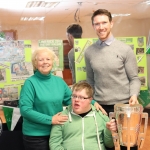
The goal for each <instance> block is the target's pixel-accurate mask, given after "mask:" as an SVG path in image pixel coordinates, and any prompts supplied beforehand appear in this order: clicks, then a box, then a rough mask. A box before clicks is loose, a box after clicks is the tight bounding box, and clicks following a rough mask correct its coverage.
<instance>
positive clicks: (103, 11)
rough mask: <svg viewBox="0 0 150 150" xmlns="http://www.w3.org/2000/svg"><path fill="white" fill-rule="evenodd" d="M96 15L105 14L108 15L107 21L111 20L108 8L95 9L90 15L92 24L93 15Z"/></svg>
mask: <svg viewBox="0 0 150 150" xmlns="http://www.w3.org/2000/svg"><path fill="white" fill-rule="evenodd" d="M97 15H106V16H108V18H109V21H110V22H111V21H112V16H111V13H110V12H109V11H108V10H106V9H98V10H96V11H95V12H94V13H93V15H92V17H91V20H92V24H93V20H94V17H95V16H97Z"/></svg>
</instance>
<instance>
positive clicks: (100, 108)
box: [94, 102, 107, 115]
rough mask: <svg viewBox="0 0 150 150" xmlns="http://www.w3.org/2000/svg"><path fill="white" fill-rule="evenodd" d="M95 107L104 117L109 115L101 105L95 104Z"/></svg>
mask: <svg viewBox="0 0 150 150" xmlns="http://www.w3.org/2000/svg"><path fill="white" fill-rule="evenodd" d="M94 106H95V108H96V109H97V110H100V111H101V112H102V113H103V114H104V115H107V112H106V111H105V110H104V109H103V108H102V106H101V105H100V104H99V103H97V102H95V103H94Z"/></svg>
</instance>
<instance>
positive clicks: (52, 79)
mask: <svg viewBox="0 0 150 150" xmlns="http://www.w3.org/2000/svg"><path fill="white" fill-rule="evenodd" d="M71 94H72V92H71V90H70V88H69V87H68V86H67V84H66V83H65V82H64V80H63V79H62V78H60V77H57V76H54V75H52V74H51V73H50V74H48V75H43V74H41V73H40V72H39V71H36V72H35V74H34V75H33V76H31V77H30V78H28V79H27V80H26V81H25V83H24V86H23V88H22V90H21V94H20V100H19V105H20V112H21V115H22V116H23V134H24V135H29V136H47V135H49V134H50V131H51V122H52V117H53V116H54V115H55V114H57V113H58V112H61V111H62V110H63V104H64V105H65V106H67V105H69V104H70V103H71V99H70V97H71Z"/></svg>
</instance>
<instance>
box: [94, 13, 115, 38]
mask: <svg viewBox="0 0 150 150" xmlns="http://www.w3.org/2000/svg"><path fill="white" fill-rule="evenodd" d="M112 27H113V22H112V21H111V22H110V21H109V18H108V16H106V15H97V16H95V17H94V19H93V28H94V30H95V32H96V34H97V35H98V37H99V39H100V40H101V41H105V40H106V39H107V38H109V37H110V35H111V28H112Z"/></svg>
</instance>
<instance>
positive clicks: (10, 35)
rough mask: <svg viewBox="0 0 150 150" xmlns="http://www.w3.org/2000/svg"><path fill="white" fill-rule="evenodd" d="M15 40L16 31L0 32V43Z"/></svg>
mask: <svg viewBox="0 0 150 150" xmlns="http://www.w3.org/2000/svg"><path fill="white" fill-rule="evenodd" d="M4 40H6V41H12V40H17V30H3V31H0V41H4Z"/></svg>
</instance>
